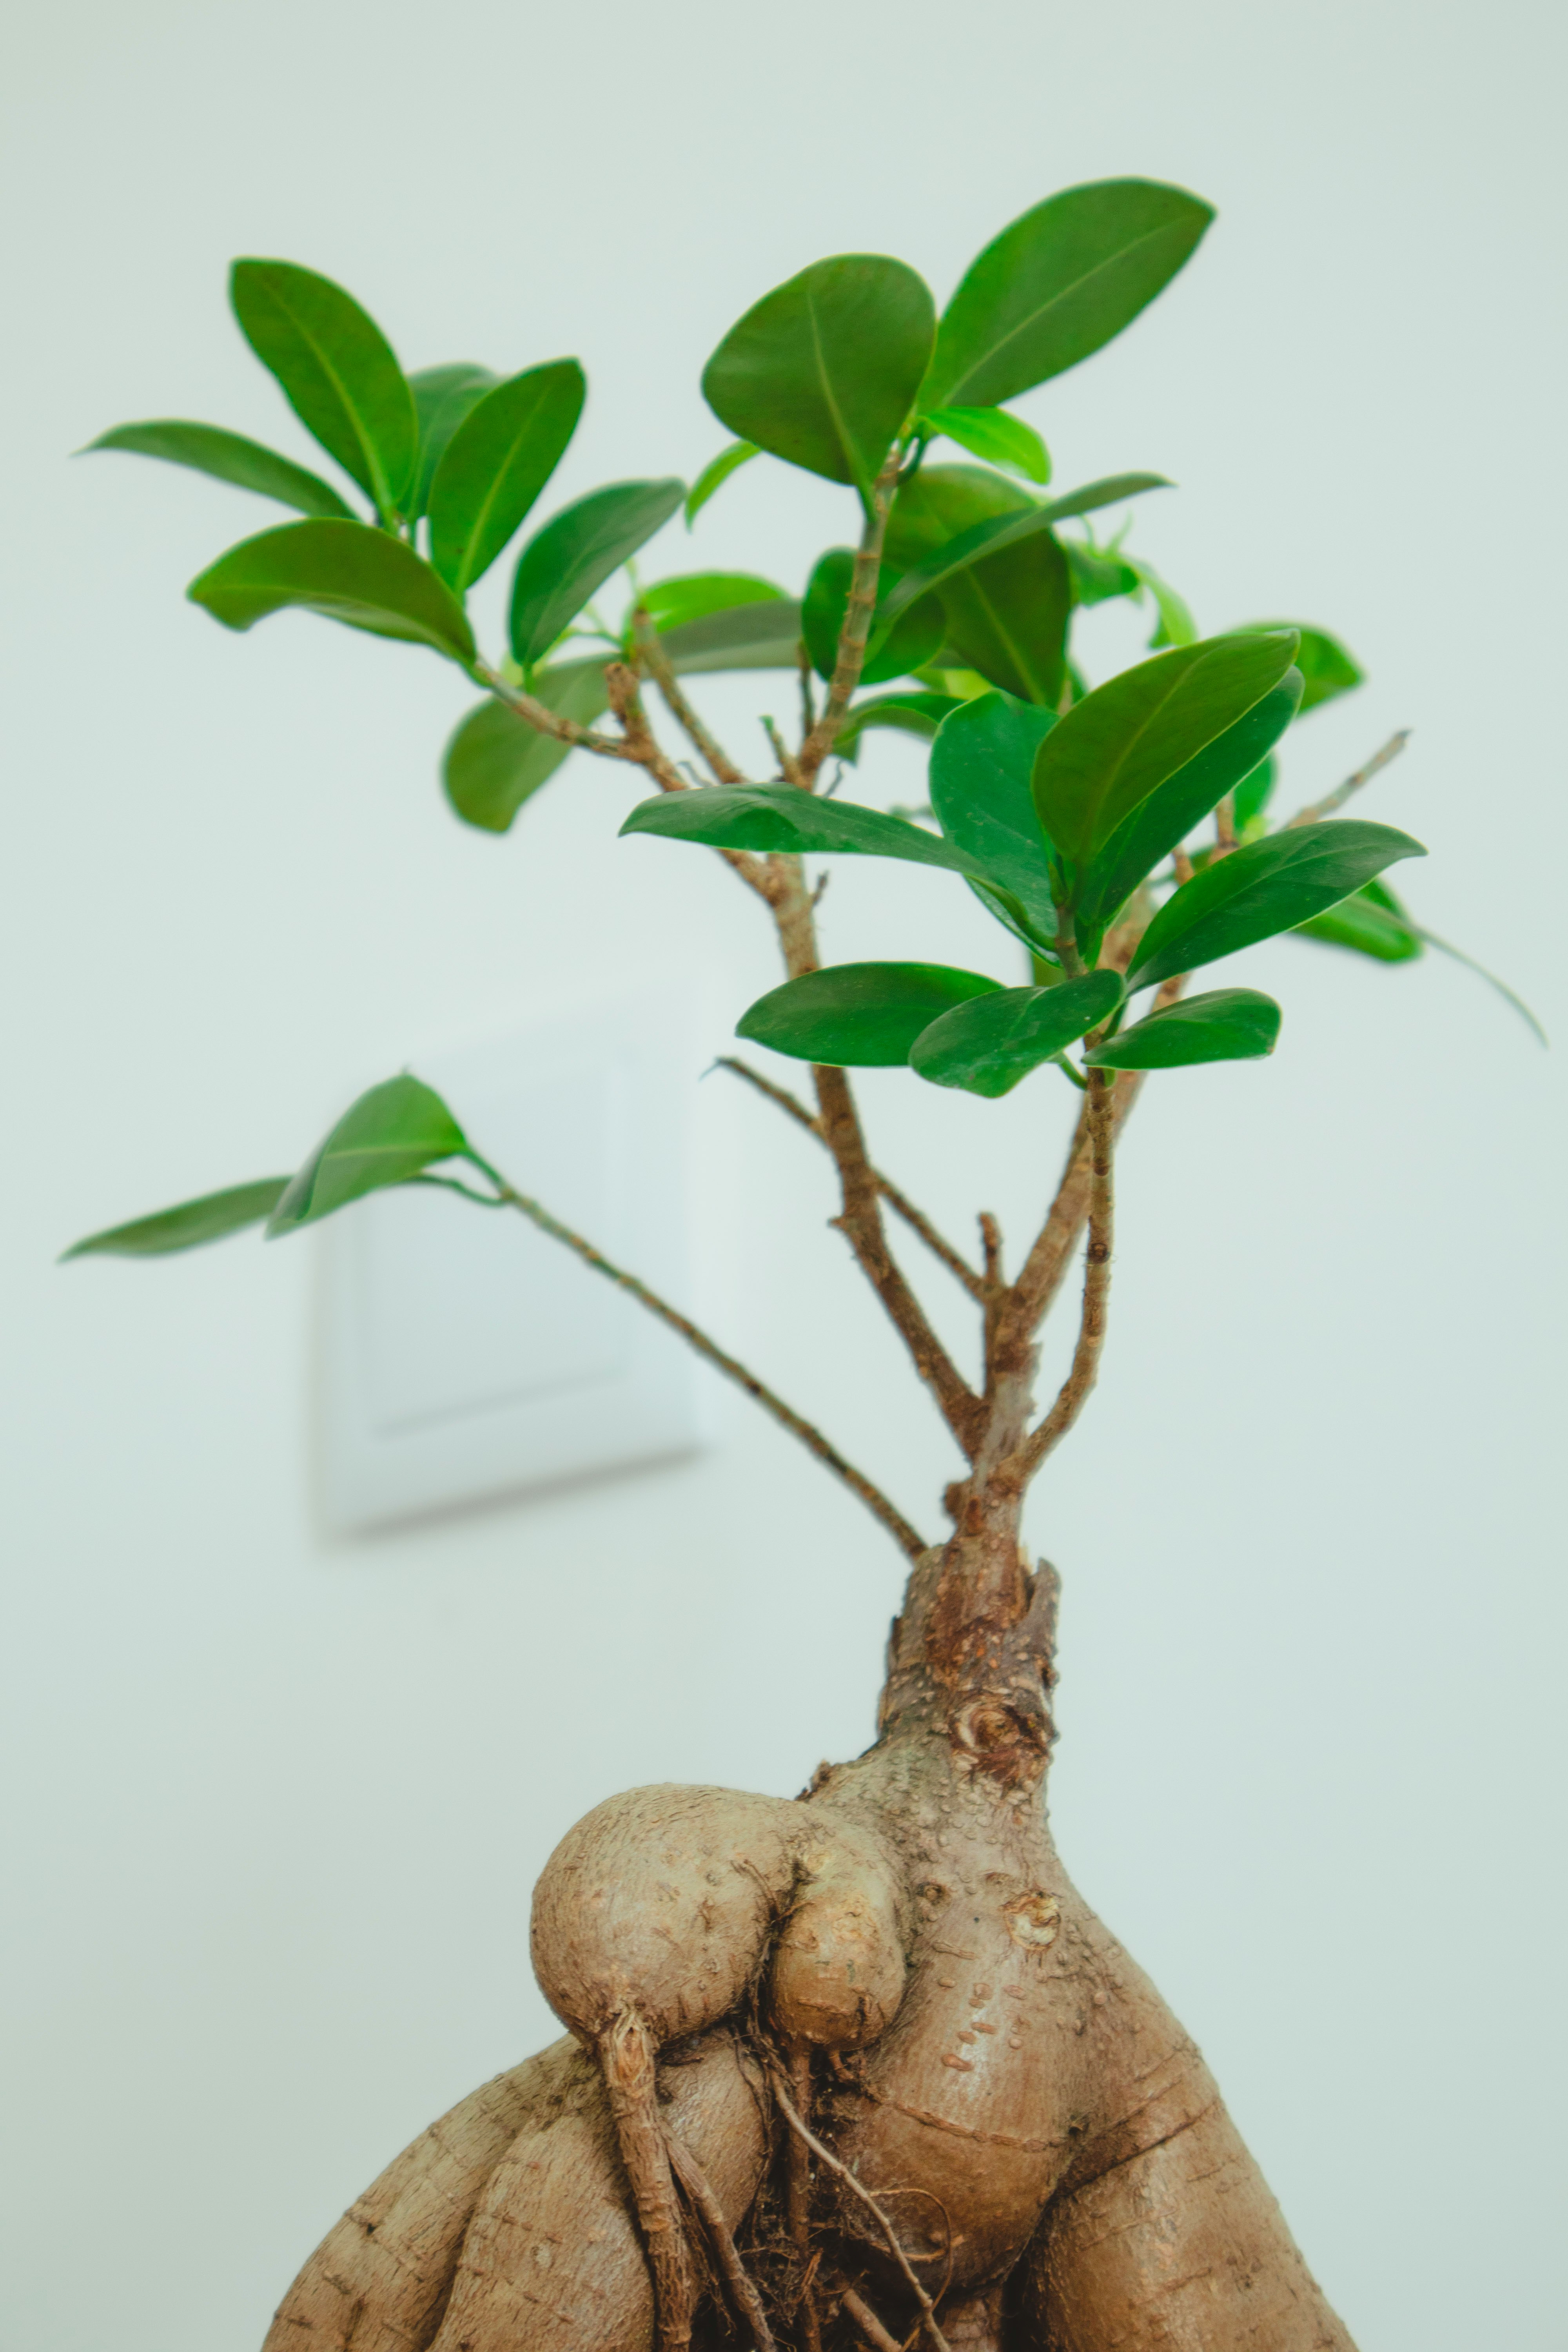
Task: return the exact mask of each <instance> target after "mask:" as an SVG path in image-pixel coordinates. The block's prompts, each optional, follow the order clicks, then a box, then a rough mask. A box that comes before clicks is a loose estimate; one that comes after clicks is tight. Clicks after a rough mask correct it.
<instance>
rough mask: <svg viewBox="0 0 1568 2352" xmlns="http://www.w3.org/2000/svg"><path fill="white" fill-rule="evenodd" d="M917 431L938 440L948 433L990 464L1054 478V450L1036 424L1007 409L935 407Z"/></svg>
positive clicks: (1044, 479) (1034, 479)
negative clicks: (1031, 423) (1036, 428)
mask: <svg viewBox="0 0 1568 2352" xmlns="http://www.w3.org/2000/svg"><path fill="white" fill-rule="evenodd" d="M915 429H916V431H917V432H919V433H921V434H922V435H924V436H927V437H928V438H929V439H931V440H933V441H934V440H935V439H936V438H937V436H939V435H943V434H944V435H945V436H946V437H947V438H948V440H950V441H956V442H957V443H958V446H959V447H960V448H961V449H967V450H968V451H969V453H970V455H971V457H983V458H984V461H985V463H986V464H987V465H988V466H1005V467H1007V468H1008V469H1009V471H1010V472H1012V473H1015V474H1022V475H1023V476H1024V477H1025V478H1026V480H1027V481H1031V482H1048V481H1049V480H1050V478H1051V460H1050V453H1049V451H1048V450H1047V447H1046V445H1045V443H1044V442H1043V441H1042V440H1041V438H1040V436H1039V435H1038V434H1037V432H1036V430H1035V428H1034V426H1033V425H1026V424H1025V422H1024V420H1023V418H1022V417H1021V416H1009V415H1008V414H1007V412H1006V410H1005V408H933V409H932V410H931V413H930V415H926V416H921V417H920V418H918V419H917V421H916V428H915Z"/></svg>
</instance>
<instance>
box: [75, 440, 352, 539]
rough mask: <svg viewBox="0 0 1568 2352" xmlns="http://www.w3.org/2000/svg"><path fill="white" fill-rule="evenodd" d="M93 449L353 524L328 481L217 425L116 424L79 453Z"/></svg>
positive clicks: (307, 512)
mask: <svg viewBox="0 0 1568 2352" xmlns="http://www.w3.org/2000/svg"><path fill="white" fill-rule="evenodd" d="M95 449H129V450H131V451H132V452H133V453H134V454H135V455H136V456H137V457H162V458H163V459H164V461H165V462H166V463H167V464H169V465H171V466H189V467H192V468H193V470H194V471H195V472H196V473H198V474H211V475H213V476H214V477H216V479H217V480H218V481H220V482H233V483H234V484H235V486H236V487H237V488H238V489H242V490H255V491H256V492H258V495H259V496H260V497H262V498H264V499H280V500H281V501H282V503H283V505H284V506H286V507H298V508H299V509H300V513H301V514H308V515H334V516H337V517H339V518H340V519H342V520H344V521H349V522H352V521H353V519H354V517H353V508H352V507H350V506H348V505H346V504H345V503H344V501H343V500H342V499H341V498H339V496H338V494H337V492H336V490H334V489H333V488H332V486H331V482H323V481H322V479H321V476H320V475H319V474H312V473H310V471H309V470H308V468H307V467H304V466H296V465H295V464H294V462H293V460H292V459H291V458H289V457H279V454H278V452H277V450H276V449H268V448H264V447H263V446H262V444H261V443H260V442H259V441H247V439H246V437H245V436H244V434H243V433H226V432H225V431H224V430H223V428H222V426H221V425H193V424H190V423H188V422H187V421H186V420H185V419H184V417H179V416H160V417H154V418H153V419H152V421H151V422H150V423H148V424H145V425H116V426H115V427H114V429H113V431H112V432H110V433H100V435H99V436H98V439H97V440H96V441H89V443H88V445H87V447H86V448H85V449H84V450H82V451H81V452H80V454H81V456H82V457H90V456H91V454H92V452H93V451H94V450H95Z"/></svg>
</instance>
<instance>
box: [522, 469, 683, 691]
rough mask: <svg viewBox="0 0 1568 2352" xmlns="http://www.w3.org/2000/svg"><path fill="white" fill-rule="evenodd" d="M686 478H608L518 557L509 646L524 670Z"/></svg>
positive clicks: (678, 494)
mask: <svg viewBox="0 0 1568 2352" xmlns="http://www.w3.org/2000/svg"><path fill="white" fill-rule="evenodd" d="M685 496H686V485H685V483H684V482H677V481H671V480H665V481H658V482H612V483H611V484H610V486H609V487H608V488H607V489H603V490H590V491H589V493H588V495H587V497H586V498H585V499H576V500H575V501H574V504H573V505H571V506H569V507H563V509H562V510H561V512H560V513H559V514H558V515H555V516H553V517H552V519H551V520H550V521H549V522H547V523H546V524H545V526H544V528H543V530H539V531H535V533H534V535H533V537H532V538H531V540H530V541H529V542H528V544H527V546H526V547H525V548H524V549H523V551H522V553H521V555H520V556H519V558H518V560H517V572H516V576H515V577H514V579H513V581H512V588H511V649H512V653H513V656H515V658H516V659H517V661H518V662H520V663H521V666H522V667H523V668H524V669H525V670H528V669H531V668H532V667H533V665H534V663H535V662H537V661H539V660H540V659H542V656H544V655H545V654H547V653H548V652H549V650H550V648H551V646H552V645H553V644H554V643H555V640H556V638H557V637H558V636H559V635H561V632H562V630H563V629H564V628H565V627H566V626H567V625H568V624H569V623H570V622H572V621H574V619H575V618H576V616H577V614H579V613H580V612H581V611H582V609H583V607H584V604H586V603H587V602H588V600H589V598H590V597H591V596H592V595H593V594H594V593H595V590H596V589H598V588H600V587H602V586H603V585H604V583H605V581H606V580H607V579H608V578H609V576H610V574H611V572H617V571H619V569H620V567H621V565H622V564H623V563H625V562H626V561H627V559H628V557H630V556H633V555H635V554H636V553H637V550H638V548H639V547H641V546H643V545H644V544H645V543H646V542H647V541H648V540H650V539H651V538H652V537H653V535H654V533H655V531H657V530H662V529H663V527H664V525H665V524H666V523H667V522H668V520H669V518H670V516H671V515H672V514H674V512H675V510H676V509H677V508H678V507H679V504H680V502H681V500H682V499H684V497H685Z"/></svg>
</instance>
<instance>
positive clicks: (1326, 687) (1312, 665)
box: [1247, 621, 1366, 718]
mask: <svg viewBox="0 0 1568 2352" xmlns="http://www.w3.org/2000/svg"><path fill="white" fill-rule="evenodd" d="M1247 626H1248V628H1250V629H1295V630H1297V631H1298V632H1299V633H1300V639H1301V645H1300V652H1299V653H1298V654H1297V656H1296V667H1297V668H1298V669H1299V670H1300V673H1301V675H1302V677H1304V678H1305V679H1306V681H1307V687H1306V692H1305V693H1304V694H1303V695H1302V697H1301V716H1302V717H1303V718H1305V717H1306V715H1307V713H1308V711H1309V710H1316V709H1317V708H1318V706H1319V704H1320V703H1322V702H1332V701H1333V699H1334V698H1335V697H1336V696H1337V695H1341V694H1348V693H1349V692H1350V691H1351V688H1352V687H1356V686H1360V685H1361V684H1362V683H1363V680H1364V678H1365V677H1366V672H1365V670H1363V667H1361V664H1360V663H1359V662H1358V661H1357V660H1356V658H1355V656H1354V655H1353V654H1352V653H1351V652H1349V651H1348V649H1347V648H1346V647H1345V646H1342V644H1341V643H1340V641H1339V639H1338V637H1331V636H1330V635H1329V633H1328V631H1327V629H1314V628H1313V627H1312V626H1311V625H1310V623H1308V622H1305V621H1249V622H1248V623H1247Z"/></svg>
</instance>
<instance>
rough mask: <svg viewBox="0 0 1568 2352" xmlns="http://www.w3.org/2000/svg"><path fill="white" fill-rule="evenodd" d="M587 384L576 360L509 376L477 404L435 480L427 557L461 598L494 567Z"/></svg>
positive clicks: (570, 430) (569, 432)
mask: <svg viewBox="0 0 1568 2352" xmlns="http://www.w3.org/2000/svg"><path fill="white" fill-rule="evenodd" d="M587 393H588V386H587V383H586V381H585V379H584V374H583V371H582V369H581V367H580V366H579V365H578V363H577V362H576V361H575V360H552V361H551V362H550V363H549V364H548V365H547V366H545V367H536V368H528V369H526V370H525V371H524V373H522V374H521V375H513V376H509V377H508V378H507V380H506V382H505V383H498V384H497V385H496V386H495V387H494V389H493V390H492V391H490V392H487V393H486V394H485V395H484V397H483V399H482V400H479V401H477V402H476V403H475V404H474V406H473V407H472V408H471V409H470V410H469V412H468V415H467V416H465V417H464V418H463V420H462V422H461V424H460V425H458V427H457V429H456V431H455V432H454V433H453V435H452V437H451V439H450V440H449V441H448V443H447V449H446V454H445V455H444V456H443V457H442V459H441V462H440V464H439V465H438V466H437V468H436V477H435V479H434V481H433V482H432V483H431V485H430V561H431V562H432V563H433V564H434V565H435V567H436V569H437V572H439V573H440V574H441V577H442V579H443V580H445V581H446V583H447V586H448V587H450V588H453V589H455V590H456V592H457V593H458V595H459V596H461V595H464V594H466V593H467V592H468V589H470V588H471V587H472V586H473V584H474V582H475V581H476V580H480V579H482V578H483V577H484V575H485V573H486V572H488V571H489V567H490V565H491V564H492V563H493V562H495V560H496V557H497V556H498V555H499V554H500V551H501V550H502V548H503V547H504V546H505V545H506V543H507V541H508V540H509V539H510V537H511V535H512V533H513V531H515V530H517V529H518V527H519V525H520V524H521V521H522V520H523V518H524V516H525V515H526V514H527V513H528V512H529V511H530V509H531V507H532V505H533V502H534V500H535V499H537V498H538V496H539V493H540V491H541V490H542V488H544V485H545V483H546V482H547V481H548V480H549V479H550V477H551V475H552V473H553V472H554V471H555V468H556V467H557V466H558V465H559V464H560V462H561V460H562V458H563V457H564V455H565V453H566V446H567V443H568V442H569V441H570V440H571V438H572V436H573V434H574V432H575V431H576V430H577V419H578V418H579V416H581V415H582V414H583V403H584V400H585V399H586V397H587Z"/></svg>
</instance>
